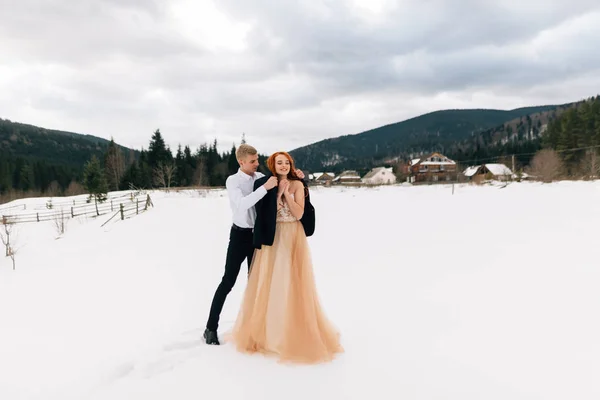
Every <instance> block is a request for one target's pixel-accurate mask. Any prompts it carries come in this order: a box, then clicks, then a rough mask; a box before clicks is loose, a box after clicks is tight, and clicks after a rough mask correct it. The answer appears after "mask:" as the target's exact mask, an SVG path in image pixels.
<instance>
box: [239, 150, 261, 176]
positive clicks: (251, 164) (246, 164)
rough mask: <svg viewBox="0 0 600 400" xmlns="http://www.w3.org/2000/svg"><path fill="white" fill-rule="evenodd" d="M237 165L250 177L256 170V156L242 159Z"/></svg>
mask: <svg viewBox="0 0 600 400" xmlns="http://www.w3.org/2000/svg"><path fill="white" fill-rule="evenodd" d="M239 163H240V169H241V170H242V171H243V172H245V173H247V174H248V175H252V174H254V173H255V172H256V171H257V170H258V154H255V155H247V156H245V157H242V158H241V159H240V160H239Z"/></svg>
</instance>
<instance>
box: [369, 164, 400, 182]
mask: <svg viewBox="0 0 600 400" xmlns="http://www.w3.org/2000/svg"><path fill="white" fill-rule="evenodd" d="M362 181H363V182H364V183H366V184H367V185H389V184H392V183H396V175H395V174H394V172H393V170H392V168H386V167H378V168H373V169H372V170H370V171H369V172H368V173H367V174H366V175H365V176H363V178H362Z"/></svg>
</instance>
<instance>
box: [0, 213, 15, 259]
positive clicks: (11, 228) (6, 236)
mask: <svg viewBox="0 0 600 400" xmlns="http://www.w3.org/2000/svg"><path fill="white" fill-rule="evenodd" d="M0 224H1V225H2V227H1V228H2V229H0V241H2V244H3V245H4V247H5V249H6V251H5V254H6V257H10V259H11V260H12V265H13V270H14V269H15V255H16V254H17V249H16V247H15V234H16V232H15V226H16V225H15V222H14V221H12V220H11V219H10V218H8V217H6V216H2V219H1V220H0Z"/></svg>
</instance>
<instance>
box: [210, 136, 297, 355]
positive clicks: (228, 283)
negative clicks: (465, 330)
mask: <svg viewBox="0 0 600 400" xmlns="http://www.w3.org/2000/svg"><path fill="white" fill-rule="evenodd" d="M236 158H237V160H238V163H239V165H240V168H239V170H238V172H237V173H236V174H234V175H231V176H229V177H228V178H227V181H226V183H225V186H226V188H227V194H228V196H229V205H230V207H231V211H232V213H233V225H232V226H231V231H230V234H229V245H228V247H227V258H226V261H225V273H224V274H223V278H222V279H221V283H220V284H219V286H218V287H217V290H216V292H215V295H214V297H213V301H212V305H211V307H210V314H209V317H208V321H207V323H206V329H205V330H204V339H205V340H206V343H207V344H215V345H219V344H220V343H219V338H218V336H217V328H218V327H219V317H220V315H221V311H222V310H223V305H224V304H225V299H226V298H227V295H228V294H229V292H231V289H232V288H233V286H234V285H235V281H236V280H237V276H238V274H239V272H240V268H241V266H242V262H244V259H246V261H247V263H248V270H250V265H251V264H252V256H253V255H254V245H253V228H254V222H255V220H256V210H255V209H254V205H255V204H256V203H257V202H258V201H259V200H260V199H262V198H263V197H264V196H265V195H266V194H267V191H269V190H271V189H273V188H276V187H277V177H275V176H272V177H270V178H268V180H267V181H266V182H265V183H264V184H263V185H261V186H258V187H257V188H256V190H254V181H255V180H257V179H259V178H262V177H264V174H262V173H260V172H257V169H258V152H257V151H256V149H255V148H254V147H252V146H250V145H248V144H242V145H240V147H239V148H238V149H237V151H236ZM297 174H298V176H299V177H300V179H303V178H304V174H303V173H302V171H299V170H298V171H297Z"/></svg>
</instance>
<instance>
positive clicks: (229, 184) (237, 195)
mask: <svg viewBox="0 0 600 400" xmlns="http://www.w3.org/2000/svg"><path fill="white" fill-rule="evenodd" d="M225 187H226V188H227V194H228V195H229V202H230V203H231V205H232V208H233V210H234V212H238V211H246V210H248V209H249V208H250V207H253V206H254V205H255V204H256V203H257V202H258V201H259V200H260V199H262V198H263V197H264V196H265V195H266V194H267V189H266V188H265V186H264V185H261V186H259V187H258V188H256V190H254V191H253V192H252V193H250V194H249V195H247V196H244V195H243V193H242V190H241V189H240V188H239V187H238V186H237V185H236V184H235V181H232V180H230V179H227V181H226V182H225Z"/></svg>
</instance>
